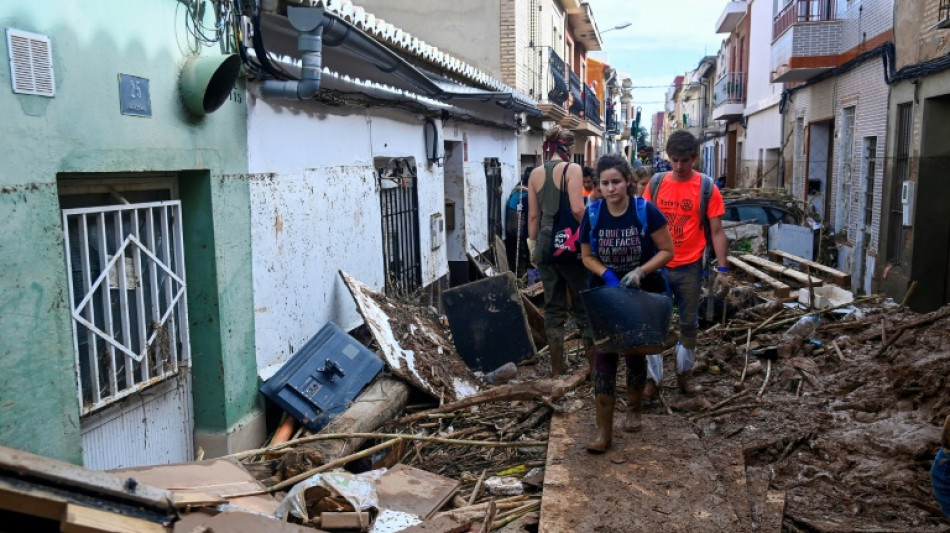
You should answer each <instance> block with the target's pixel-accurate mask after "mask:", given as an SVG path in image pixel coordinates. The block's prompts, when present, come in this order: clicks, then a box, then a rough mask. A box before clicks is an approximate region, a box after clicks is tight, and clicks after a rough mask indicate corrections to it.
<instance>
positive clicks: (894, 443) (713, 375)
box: [648, 306, 950, 532]
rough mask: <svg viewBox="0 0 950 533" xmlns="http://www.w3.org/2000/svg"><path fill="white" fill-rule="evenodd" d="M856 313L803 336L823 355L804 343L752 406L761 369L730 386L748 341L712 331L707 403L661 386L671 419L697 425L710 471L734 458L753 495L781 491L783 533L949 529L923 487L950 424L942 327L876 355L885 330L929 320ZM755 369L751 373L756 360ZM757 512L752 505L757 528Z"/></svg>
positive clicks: (706, 355) (705, 373)
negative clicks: (762, 486) (762, 489)
mask: <svg viewBox="0 0 950 533" xmlns="http://www.w3.org/2000/svg"><path fill="white" fill-rule="evenodd" d="M861 315H862V316H860V317H859V318H858V319H855V317H854V316H850V317H845V318H843V319H840V320H835V319H829V318H828V317H827V316H826V317H823V318H822V321H821V322H820V325H819V327H818V329H817V331H816V332H815V333H814V334H813V335H812V336H811V337H813V338H814V339H817V341H820V343H821V345H820V347H815V346H814V345H811V344H806V345H805V346H803V348H802V349H799V350H798V351H797V352H794V353H791V354H790V355H791V356H792V357H787V358H779V360H778V361H776V362H775V363H773V368H772V375H771V377H770V381H769V385H768V386H767V387H766V389H765V391H764V393H763V394H762V396H761V401H760V402H757V401H756V398H755V397H756V395H757V394H758V392H759V390H760V388H761V384H762V381H763V379H764V374H765V372H764V371H763V370H762V369H761V368H762V364H758V365H754V367H757V368H758V371H757V372H755V374H754V375H752V376H748V377H747V378H746V381H745V386H744V387H743V388H740V387H738V386H736V382H737V381H738V377H740V376H741V372H742V368H743V366H744V365H745V346H746V342H747V338H748V337H747V335H746V334H745V332H739V333H738V334H736V335H735V336H734V337H729V336H728V335H727V334H722V333H720V332H719V331H717V330H721V329H722V328H717V330H713V331H710V332H709V333H707V334H705V335H703V336H702V337H701V339H700V343H701V347H700V349H699V353H700V354H701V355H702V356H703V364H702V365H700V366H701V367H704V370H702V371H701V372H700V373H699V374H698V376H697V377H698V381H699V382H700V383H701V384H703V385H704V387H705V392H704V394H703V400H704V401H703V400H700V401H698V403H697V401H695V400H689V399H686V398H684V397H683V396H682V395H680V393H679V392H678V391H677V390H676V389H675V387H674V386H673V382H672V381H671V380H670V379H669V377H668V378H667V380H668V382H667V383H666V385H667V387H665V388H664V392H665V393H666V397H667V400H668V403H669V404H670V405H671V407H672V408H673V409H674V410H677V411H678V412H677V415H681V416H687V417H692V418H693V419H694V427H695V430H696V432H697V433H698V434H699V436H700V438H701V440H702V442H703V444H704V447H705V451H706V453H707V454H708V455H709V456H710V457H711V458H712V459H714V463H716V462H718V463H721V464H728V461H729V460H730V459H732V458H733V456H734V455H735V454H736V453H737V452H741V454H742V457H743V460H744V464H745V466H746V474H747V475H746V478H747V479H746V481H747V484H748V485H749V486H750V487H751V486H753V485H754V483H755V482H756V480H761V479H762V478H765V479H766V480H767V482H768V487H769V488H770V489H771V490H778V491H784V492H785V493H786V511H785V518H784V529H785V530H786V531H840V532H845V531H950V523H948V522H947V521H945V520H944V518H943V517H942V515H941V513H940V511H939V509H938V507H937V504H936V502H935V501H934V498H933V494H932V490H931V486H930V477H929V471H930V467H931V463H932V460H933V457H934V455H935V454H936V452H937V450H938V449H939V431H940V427H942V423H943V420H944V418H945V417H946V416H947V415H950V319H948V318H942V319H939V320H936V321H934V322H933V323H930V324H923V325H921V326H920V327H917V328H908V329H907V330H906V332H905V333H904V334H903V335H902V336H901V337H900V338H899V339H898V340H897V341H896V342H894V343H893V345H892V346H891V347H889V348H888V349H887V350H885V351H883V353H881V347H882V345H883V343H882V338H881V330H882V327H883V329H884V331H885V333H884V335H885V337H886V338H887V339H890V338H891V336H892V335H895V334H896V333H897V332H898V331H900V328H901V326H902V325H905V324H909V323H911V322H914V321H920V320H921V319H926V318H927V316H926V315H918V314H915V313H910V312H900V311H899V310H898V309H896V308H895V307H894V306H891V307H881V308H866V309H865V310H864V311H863V312H862V313H861ZM839 316H840V315H839ZM882 319H883V322H884V324H883V326H882ZM849 322H850V323H852V324H851V325H849ZM782 329H784V328H782ZM786 340H787V339H786V338H784V337H782V336H781V335H773V336H771V337H769V336H767V335H764V334H763V335H759V336H755V337H753V345H755V344H756V341H759V342H758V344H760V345H763V344H773V343H775V344H779V345H781V344H782V343H783V341H786ZM832 341H835V342H834V343H835V344H837V346H838V347H839V348H840V350H841V356H839V355H838V353H837V351H836V350H834V347H833V346H832ZM815 344H817V343H815ZM781 351H782V350H781V349H780V350H779V352H781ZM783 355H786V354H783ZM842 356H843V357H842ZM671 360H672V357H668V358H667V361H666V363H667V376H669V374H670V373H671V372H672V365H671V363H672V361H671ZM752 360H753V362H754V363H758V361H756V357H755V356H754V355H753V356H752ZM766 365H767V364H766ZM744 390H747V391H749V392H748V393H747V394H746V395H745V396H743V397H741V398H738V399H736V400H734V401H732V402H730V403H729V404H727V405H725V406H723V407H721V408H718V409H716V410H713V411H712V412H713V413H714V412H722V413H723V414H721V415H720V416H706V415H707V414H709V412H706V411H703V406H705V405H707V402H708V404H716V403H717V402H720V401H722V400H724V399H726V398H729V397H731V396H733V395H735V394H736V392H737V391H740V392H741V391H744ZM730 407H735V408H736V409H735V410H731V411H730ZM678 408H679V409H678ZM663 411H664V409H663V407H662V406H660V405H653V406H650V407H649V408H648V412H663ZM727 411H728V412H727ZM755 497H756V496H755V495H753V499H755ZM758 503H759V502H756V501H751V502H750V506H751V507H752V513H751V514H752V526H753V530H756V527H755V526H756V525H757V523H756V518H757V517H756V516H755V514H756V509H755V507H756V505H757V504H758ZM740 506H741V505H740Z"/></svg>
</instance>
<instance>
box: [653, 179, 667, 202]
mask: <svg viewBox="0 0 950 533" xmlns="http://www.w3.org/2000/svg"><path fill="white" fill-rule="evenodd" d="M665 175H666V172H657V173H656V174H654V175H653V177H652V178H650V201H651V202H653V203H654V204H655V203H656V193H657V192H659V190H660V183H662V182H663V176H665Z"/></svg>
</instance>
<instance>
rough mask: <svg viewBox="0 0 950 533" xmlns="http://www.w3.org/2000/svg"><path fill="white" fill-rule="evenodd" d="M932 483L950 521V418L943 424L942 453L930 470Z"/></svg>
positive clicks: (935, 495)
mask: <svg viewBox="0 0 950 533" xmlns="http://www.w3.org/2000/svg"><path fill="white" fill-rule="evenodd" d="M930 483H931V484H932V485H933V489H934V497H935V498H937V503H939V504H940V510H941V511H942V512H943V516H944V517H946V518H947V519H948V520H950V416H947V419H946V420H944V422H943V434H942V435H941V436H940V451H938V452H937V457H935V458H934V464H933V466H932V467H931V468H930Z"/></svg>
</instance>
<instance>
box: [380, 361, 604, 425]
mask: <svg viewBox="0 0 950 533" xmlns="http://www.w3.org/2000/svg"><path fill="white" fill-rule="evenodd" d="M587 374H588V370H587V367H584V368H582V369H580V370H577V371H575V372H574V373H573V374H571V375H569V376H565V377H563V378H561V379H553V378H552V379H542V380H538V381H532V382H527V383H512V384H508V385H502V386H500V387H494V388H491V389H488V390H484V391H481V392H479V393H478V394H475V395H474V396H469V397H468V398H463V399H461V400H458V401H455V402H451V403H446V404H444V405H442V406H441V407H438V408H436V409H432V410H429V411H422V412H420V413H415V414H412V415H409V416H404V417H402V418H400V419H399V420H397V421H396V422H397V423H399V424H410V423H412V422H416V421H419V420H422V419H423V418H426V417H427V416H428V415H430V414H432V413H450V412H452V411H457V410H459V409H464V408H466V407H472V406H474V405H479V404H483V403H490V402H510V401H513V400H537V401H541V402H542V403H545V404H548V405H549V406H550V403H551V402H552V401H554V400H555V399H557V398H560V397H561V396H563V395H564V394H566V393H567V392H568V391H571V390H573V389H574V388H576V387H577V386H578V385H580V384H581V382H583V381H584V380H585V379H587Z"/></svg>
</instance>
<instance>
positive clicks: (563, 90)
mask: <svg viewBox="0 0 950 533" xmlns="http://www.w3.org/2000/svg"><path fill="white" fill-rule="evenodd" d="M548 72H549V73H550V80H549V81H550V83H549V84H548V87H549V89H548V102H551V103H552V104H558V105H561V104H563V103H564V101H565V100H567V95H568V94H569V90H570V89H569V88H568V86H567V79H566V78H565V77H564V75H565V73H566V72H567V66H566V65H565V64H564V60H562V59H561V58H560V57H559V56H558V55H557V53H556V52H555V51H554V49H553V48H552V49H549V54H548Z"/></svg>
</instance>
